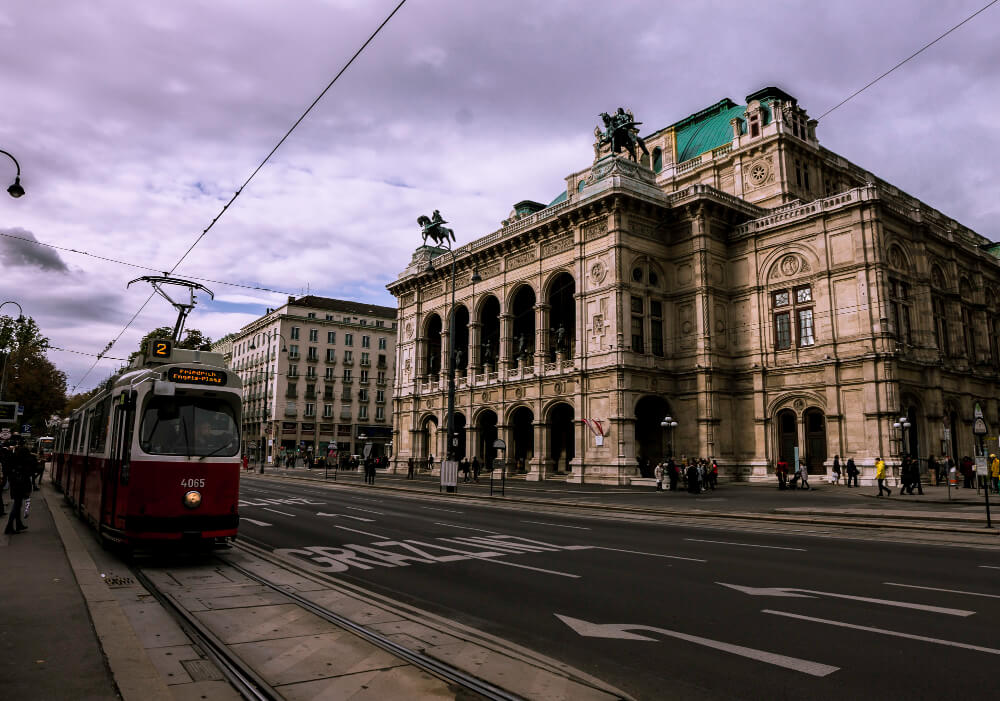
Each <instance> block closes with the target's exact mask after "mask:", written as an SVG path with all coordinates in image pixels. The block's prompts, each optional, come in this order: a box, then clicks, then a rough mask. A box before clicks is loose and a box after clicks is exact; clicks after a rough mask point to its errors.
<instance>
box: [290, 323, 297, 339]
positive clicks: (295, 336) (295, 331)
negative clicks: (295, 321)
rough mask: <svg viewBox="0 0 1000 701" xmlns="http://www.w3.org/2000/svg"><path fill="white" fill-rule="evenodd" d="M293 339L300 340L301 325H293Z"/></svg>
mask: <svg viewBox="0 0 1000 701" xmlns="http://www.w3.org/2000/svg"><path fill="white" fill-rule="evenodd" d="M291 339H292V340H293V341H297V340H299V327H298V326H293V327H292V334H291Z"/></svg>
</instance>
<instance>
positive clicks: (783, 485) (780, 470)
mask: <svg viewBox="0 0 1000 701" xmlns="http://www.w3.org/2000/svg"><path fill="white" fill-rule="evenodd" d="M774 474H775V475H777V476H778V489H781V490H785V489H788V463H787V462H785V461H784V460H778V463H777V465H775V467H774Z"/></svg>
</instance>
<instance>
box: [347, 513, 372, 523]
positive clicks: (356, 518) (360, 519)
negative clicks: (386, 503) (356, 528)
mask: <svg viewBox="0 0 1000 701" xmlns="http://www.w3.org/2000/svg"><path fill="white" fill-rule="evenodd" d="M340 515H341V516H343V517H344V518H350V519H354V520H355V521H364V522H365V523H375V519H373V518H362V517H361V516H351V515H350V514H340Z"/></svg>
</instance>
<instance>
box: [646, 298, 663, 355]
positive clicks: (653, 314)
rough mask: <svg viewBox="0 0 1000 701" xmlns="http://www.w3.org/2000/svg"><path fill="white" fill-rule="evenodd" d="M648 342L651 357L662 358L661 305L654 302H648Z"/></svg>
mask: <svg viewBox="0 0 1000 701" xmlns="http://www.w3.org/2000/svg"><path fill="white" fill-rule="evenodd" d="M649 316H650V322H649V323H650V327H649V331H650V333H649V342H650V345H652V351H653V355H655V356H658V357H660V358H662V357H663V303H662V302H658V301H656V300H650V302H649Z"/></svg>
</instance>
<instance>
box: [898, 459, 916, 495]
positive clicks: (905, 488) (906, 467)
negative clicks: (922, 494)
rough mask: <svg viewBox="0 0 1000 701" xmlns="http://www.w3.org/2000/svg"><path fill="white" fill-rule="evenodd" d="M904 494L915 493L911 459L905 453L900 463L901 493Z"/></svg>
mask: <svg viewBox="0 0 1000 701" xmlns="http://www.w3.org/2000/svg"><path fill="white" fill-rule="evenodd" d="M904 494H913V488H912V486H911V484H910V459H909V458H908V457H907V456H905V455H904V456H903V459H902V460H901V461H900V464H899V495H900V496H902V495H904Z"/></svg>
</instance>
